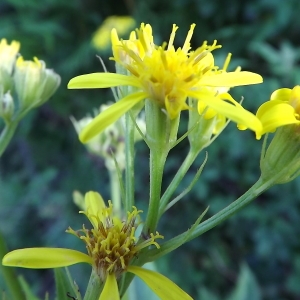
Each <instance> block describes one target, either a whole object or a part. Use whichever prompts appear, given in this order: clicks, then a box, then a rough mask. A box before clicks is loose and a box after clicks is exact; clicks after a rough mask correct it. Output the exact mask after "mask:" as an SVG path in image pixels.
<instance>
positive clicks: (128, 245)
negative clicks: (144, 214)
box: [67, 202, 163, 281]
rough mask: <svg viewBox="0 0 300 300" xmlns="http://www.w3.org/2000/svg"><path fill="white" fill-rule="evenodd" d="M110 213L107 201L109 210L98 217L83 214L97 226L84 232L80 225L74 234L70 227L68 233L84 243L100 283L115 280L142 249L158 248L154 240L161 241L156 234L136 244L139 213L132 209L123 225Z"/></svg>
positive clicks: (84, 229)
mask: <svg viewBox="0 0 300 300" xmlns="http://www.w3.org/2000/svg"><path fill="white" fill-rule="evenodd" d="M112 212H113V206H112V204H111V202H109V207H108V208H104V209H103V210H101V211H100V212H99V214H98V215H97V216H95V215H91V214H88V213H87V212H84V213H85V214H86V215H87V217H88V218H89V219H90V220H95V219H96V220H97V221H96V222H93V223H95V224H97V227H94V228H93V229H87V228H85V226H83V229H80V230H77V231H74V230H73V229H71V228H69V229H68V230H67V232H69V233H72V234H74V235H76V236H77V237H79V238H80V239H81V240H83V241H84V242H85V244H86V248H87V251H88V254H89V255H90V256H91V257H92V259H93V262H94V264H93V267H94V269H95V271H96V273H97V274H98V276H99V277H100V278H101V280H102V281H105V279H106V277H107V275H108V274H115V276H116V277H117V278H118V277H119V276H120V275H121V274H122V273H123V272H124V271H126V268H127V266H129V264H130V261H131V260H132V258H133V257H134V256H135V255H137V253H138V252H139V251H140V250H141V249H143V248H145V247H148V246H150V245H155V246H156V247H157V248H159V245H158V243H157V242H156V241H155V240H156V239H157V238H163V237H162V236H161V235H159V234H158V233H156V234H155V235H154V234H151V235H150V237H149V238H148V239H146V240H145V241H143V242H142V243H140V244H137V238H136V237H135V230H136V227H137V225H136V218H137V216H138V215H139V214H140V213H141V211H140V210H137V209H136V207H133V211H132V212H131V213H128V215H127V219H126V220H125V221H123V222H122V221H121V220H120V219H119V218H117V217H113V215H112Z"/></svg>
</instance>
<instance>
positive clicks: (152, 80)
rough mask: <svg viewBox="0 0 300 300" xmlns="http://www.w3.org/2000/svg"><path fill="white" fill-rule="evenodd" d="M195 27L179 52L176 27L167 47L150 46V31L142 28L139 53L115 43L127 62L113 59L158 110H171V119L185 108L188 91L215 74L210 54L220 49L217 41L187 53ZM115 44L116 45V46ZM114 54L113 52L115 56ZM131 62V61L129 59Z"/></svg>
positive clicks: (151, 40) (123, 44)
mask: <svg viewBox="0 0 300 300" xmlns="http://www.w3.org/2000/svg"><path fill="white" fill-rule="evenodd" d="M194 27H195V25H192V26H191V29H190V31H189V32H188V35H187V38H186V40H185V43H184V45H183V47H182V48H178V49H177V50H175V48H174V46H173V41H174V38H175V32H176V30H177V27H176V26H175V25H174V26H173V30H172V33H171V36H170V40H169V43H168V44H166V43H164V44H163V45H162V46H156V45H155V44H154V43H153V37H152V35H151V34H152V31H151V30H150V29H149V27H147V25H146V26H141V28H140V29H139V30H137V34H138V40H136V41H135V43H136V44H138V42H139V45H141V47H142V50H139V51H134V50H133V48H132V47H130V45H129V41H121V42H120V43H118V47H119V49H122V51H121V50H120V51H119V52H122V53H126V54H127V55H125V56H126V57H127V59H121V60H120V56H117V57H116V56H114V59H115V60H116V61H117V62H118V63H120V64H121V65H122V66H123V67H124V68H126V69H127V70H128V71H129V72H130V73H131V74H132V75H133V76H135V77H137V78H138V79H139V80H140V84H141V86H142V88H143V90H144V91H145V92H146V93H147V94H148V95H149V98H150V99H151V100H154V101H156V102H157V103H158V105H159V106H161V107H164V108H165V107H166V108H167V110H168V112H169V113H170V110H169V109H168V108H169V106H170V105H171V106H174V107H175V108H173V109H172V110H171V111H174V112H175V113H174V116H172V115H170V117H171V118H173V117H176V116H177V113H176V112H177V110H180V109H183V108H187V106H186V105H185V101H186V98H187V96H188V91H189V90H191V89H196V88H197V84H198V83H199V81H200V79H201V78H202V76H203V75H204V74H208V73H209V72H210V71H217V70H216V67H215V66H214V58H213V55H212V54H211V51H213V50H214V49H217V48H220V47H221V46H219V45H217V43H216V41H215V42H214V43H213V44H212V45H211V46H209V45H207V43H206V42H204V43H203V45H202V46H201V47H199V48H197V49H196V50H195V51H190V43H189V42H190V39H191V37H192V34H193V30H194ZM115 44H117V43H116V42H115ZM115 53H116V52H115ZM128 58H130V59H128Z"/></svg>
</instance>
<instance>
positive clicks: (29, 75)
mask: <svg viewBox="0 0 300 300" xmlns="http://www.w3.org/2000/svg"><path fill="white" fill-rule="evenodd" d="M14 82H15V87H16V91H17V94H18V97H19V101H20V107H21V109H31V108H34V107H37V106H40V105H42V104H43V103H44V102H46V101H47V100H48V99H49V98H50V97H51V96H52V95H53V94H54V92H55V91H56V89H57V88H58V86H59V84H60V76H59V75H58V74H56V73H55V72H54V71H53V70H50V69H46V64H45V62H44V61H42V60H38V59H37V58H36V57H35V58H34V60H33V61H24V60H23V58H22V57H19V58H18V59H17V62H16V71H15V74H14Z"/></svg>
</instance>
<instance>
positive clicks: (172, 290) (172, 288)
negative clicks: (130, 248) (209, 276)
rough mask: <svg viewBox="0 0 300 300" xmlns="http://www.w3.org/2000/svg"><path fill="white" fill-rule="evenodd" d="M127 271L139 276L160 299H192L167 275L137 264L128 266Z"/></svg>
mask: <svg viewBox="0 0 300 300" xmlns="http://www.w3.org/2000/svg"><path fill="white" fill-rule="evenodd" d="M127 271H128V272H131V273H133V274H135V275H137V276H138V277H140V278H141V279H142V280H143V281H145V283H146V284H147V285H148V286H149V287H150V288H151V289H152V290H153V292H154V293H156V294H157V295H158V296H159V297H160V299H162V300H178V299H180V300H192V299H193V298H192V297H190V296H189V295H188V294H187V293H186V292H185V291H183V290H182V289H181V288H180V287H179V286H177V285H176V284H175V283H174V282H172V281H171V280H170V279H168V278H167V277H165V276H163V275H161V274H159V273H157V272H154V271H150V270H147V269H143V268H140V267H137V266H129V267H128V268H127Z"/></svg>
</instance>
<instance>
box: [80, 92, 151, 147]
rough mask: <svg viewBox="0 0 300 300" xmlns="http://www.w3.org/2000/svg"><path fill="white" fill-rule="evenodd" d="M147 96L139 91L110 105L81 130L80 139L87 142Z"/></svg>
mask: <svg viewBox="0 0 300 300" xmlns="http://www.w3.org/2000/svg"><path fill="white" fill-rule="evenodd" d="M146 97H147V94H146V93H144V92H138V93H133V94H130V95H128V96H126V97H124V98H122V99H121V100H119V101H118V102H116V103H115V104H113V105H112V106H110V107H109V108H108V109H106V110H104V111H103V112H101V113H100V114H99V115H98V116H97V117H96V118H94V120H93V121H92V122H91V123H89V124H88V125H87V126H86V127H85V128H84V129H83V130H82V131H81V133H80V135H79V139H80V141H81V142H82V143H87V142H88V141H89V140H90V139H92V138H93V137H94V136H96V135H97V134H99V133H100V132H101V131H103V130H104V129H105V128H106V127H107V126H109V125H110V124H112V123H114V122H115V121H116V120H118V119H119V118H120V117H121V116H122V115H124V114H125V113H126V112H127V111H128V110H129V109H131V108H132V107H133V106H134V105H135V104H137V103H138V102H140V101H141V100H143V99H145V98H146Z"/></svg>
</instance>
